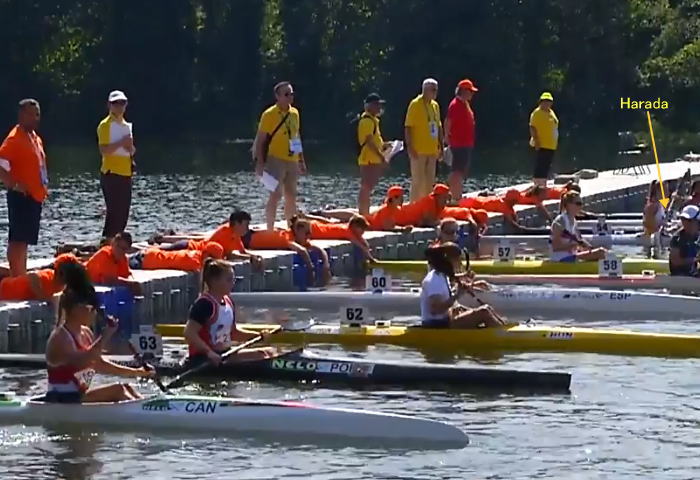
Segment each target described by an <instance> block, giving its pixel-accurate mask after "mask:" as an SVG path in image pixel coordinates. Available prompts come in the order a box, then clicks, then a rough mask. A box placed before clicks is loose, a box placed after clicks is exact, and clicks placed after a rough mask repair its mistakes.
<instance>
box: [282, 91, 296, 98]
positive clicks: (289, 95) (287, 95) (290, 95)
mask: <svg viewBox="0 0 700 480" xmlns="http://www.w3.org/2000/svg"><path fill="white" fill-rule="evenodd" d="M284 96H285V97H293V96H294V92H287V93H285V94H284Z"/></svg>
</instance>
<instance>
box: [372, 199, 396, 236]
mask: <svg viewBox="0 0 700 480" xmlns="http://www.w3.org/2000/svg"><path fill="white" fill-rule="evenodd" d="M399 210H400V207H397V206H396V205H387V204H384V205H382V206H381V207H379V208H378V209H377V210H376V211H375V212H374V213H371V214H369V215H367V216H366V217H365V218H367V221H368V222H369V228H370V229H371V230H384V229H385V228H386V227H385V226H384V225H385V224H387V223H388V224H389V228H393V227H394V226H395V225H396V215H397V214H398V213H399Z"/></svg>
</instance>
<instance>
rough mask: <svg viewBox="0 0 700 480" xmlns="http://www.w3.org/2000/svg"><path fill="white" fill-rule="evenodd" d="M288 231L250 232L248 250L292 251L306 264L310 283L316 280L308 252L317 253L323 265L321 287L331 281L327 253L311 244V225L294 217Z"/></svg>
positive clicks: (302, 219) (314, 269)
mask: <svg viewBox="0 0 700 480" xmlns="http://www.w3.org/2000/svg"><path fill="white" fill-rule="evenodd" d="M289 223H290V225H289V230H251V232H252V236H251V239H250V248H252V249H255V250H293V251H295V252H296V253H297V254H298V255H299V256H300V257H301V259H302V260H303V261H304V263H305V264H306V267H307V270H308V272H309V277H310V279H309V280H310V281H311V283H314V282H315V280H316V273H315V272H316V268H315V267H314V264H313V261H312V260H311V254H310V251H311V250H313V251H316V252H318V254H319V256H320V257H321V263H322V265H323V279H322V283H323V285H325V284H327V283H328V282H329V281H330V280H331V277H332V275H331V265H330V260H329V258H328V253H326V251H325V250H324V249H323V248H320V247H318V246H316V245H314V244H313V243H312V242H311V225H310V224H309V221H308V220H306V219H304V218H299V217H298V216H294V217H292V218H291V219H290V221H289Z"/></svg>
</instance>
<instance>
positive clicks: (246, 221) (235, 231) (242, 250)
mask: <svg viewBox="0 0 700 480" xmlns="http://www.w3.org/2000/svg"><path fill="white" fill-rule="evenodd" d="M250 221H251V217H250V214H249V213H248V212H245V211H243V210H236V211H235V212H233V213H232V214H231V215H230V216H229V219H228V222H227V223H224V224H223V225H220V226H219V227H218V228H217V229H216V230H215V231H214V233H212V234H211V235H209V236H203V235H171V236H167V237H160V238H159V236H156V238H155V240H156V242H157V241H158V240H162V241H167V240H170V241H173V242H174V243H171V244H170V245H162V246H161V247H160V248H161V250H202V249H203V248H204V246H205V245H206V244H207V243H208V242H216V243H218V244H219V245H221V246H222V247H223V248H224V258H226V259H227V260H250V263H252V264H253V267H255V268H260V267H261V266H262V257H260V256H259V255H255V254H254V253H252V252H249V251H248V250H247V248H246V246H245V244H246V243H247V242H246V236H247V235H249V232H250Z"/></svg>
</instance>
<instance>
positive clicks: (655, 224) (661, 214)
mask: <svg viewBox="0 0 700 480" xmlns="http://www.w3.org/2000/svg"><path fill="white" fill-rule="evenodd" d="M659 199H661V185H660V184H659V181H658V180H653V181H652V182H651V184H649V193H647V202H646V205H644V211H643V216H642V225H643V226H644V234H645V235H649V236H650V235H653V234H655V233H656V232H658V231H659V230H661V227H663V225H664V220H665V218H666V209H665V208H664V206H663V205H661V202H659Z"/></svg>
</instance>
